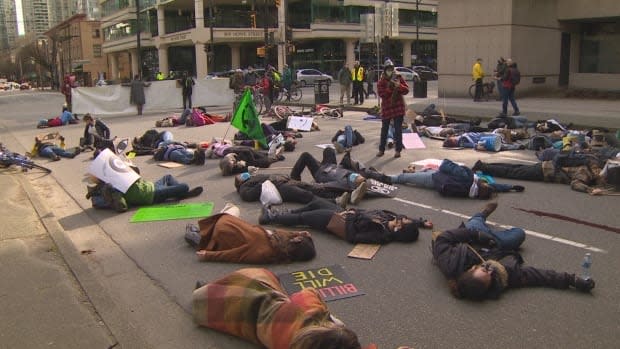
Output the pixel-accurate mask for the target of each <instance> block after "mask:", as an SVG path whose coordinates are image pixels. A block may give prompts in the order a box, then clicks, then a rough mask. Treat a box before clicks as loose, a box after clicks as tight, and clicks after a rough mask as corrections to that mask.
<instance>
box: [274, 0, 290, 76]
mask: <svg viewBox="0 0 620 349" xmlns="http://www.w3.org/2000/svg"><path fill="white" fill-rule="evenodd" d="M287 2H288V1H287V0H280V6H279V7H278V29H277V30H278V31H277V32H276V35H275V37H276V40H277V42H278V71H282V70H284V64H286V6H287V5H288V4H287Z"/></svg>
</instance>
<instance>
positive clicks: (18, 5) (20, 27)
mask: <svg viewBox="0 0 620 349" xmlns="http://www.w3.org/2000/svg"><path fill="white" fill-rule="evenodd" d="M15 12H16V13H17V34H18V35H24V16H23V14H22V0H15Z"/></svg>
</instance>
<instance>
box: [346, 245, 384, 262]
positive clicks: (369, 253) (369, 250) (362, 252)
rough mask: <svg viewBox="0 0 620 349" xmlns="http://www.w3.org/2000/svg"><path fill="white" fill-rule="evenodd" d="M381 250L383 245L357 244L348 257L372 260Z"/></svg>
mask: <svg viewBox="0 0 620 349" xmlns="http://www.w3.org/2000/svg"><path fill="white" fill-rule="evenodd" d="M379 248H381V245H378V244H357V245H355V247H353V249H352V250H351V252H349V254H348V255H347V257H351V258H360V259H372V257H374V256H375V254H377V252H378V251H379Z"/></svg>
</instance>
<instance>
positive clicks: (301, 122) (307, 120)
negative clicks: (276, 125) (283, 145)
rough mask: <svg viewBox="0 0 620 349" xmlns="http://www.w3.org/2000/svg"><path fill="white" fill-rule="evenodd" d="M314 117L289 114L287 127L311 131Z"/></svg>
mask: <svg viewBox="0 0 620 349" xmlns="http://www.w3.org/2000/svg"><path fill="white" fill-rule="evenodd" d="M312 122H314V118H313V117H306V116H289V117H288V122H287V125H286V127H287V128H290V129H295V130H301V131H310V129H311V128H312Z"/></svg>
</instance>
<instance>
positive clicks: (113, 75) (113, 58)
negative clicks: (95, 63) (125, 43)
mask: <svg viewBox="0 0 620 349" xmlns="http://www.w3.org/2000/svg"><path fill="white" fill-rule="evenodd" d="M108 61H109V62H110V80H116V79H118V55H117V54H116V53H108Z"/></svg>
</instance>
